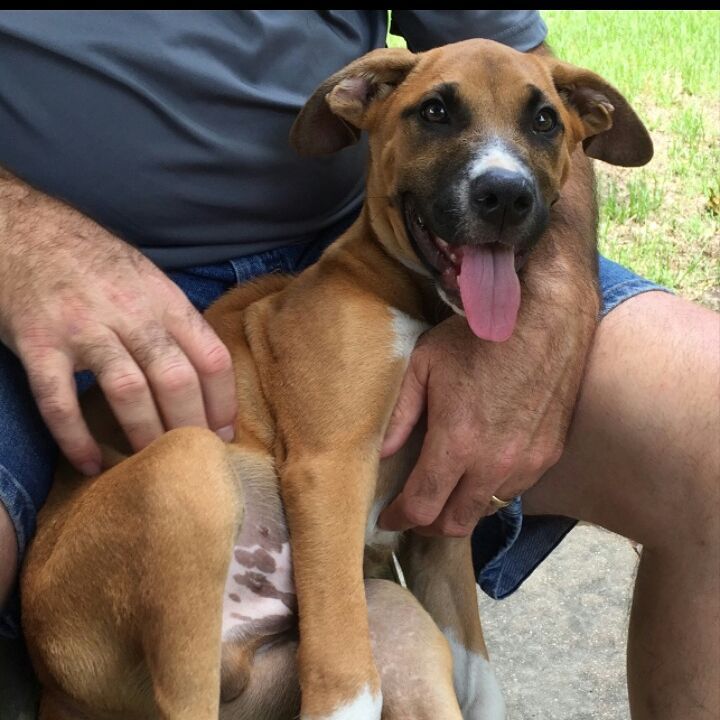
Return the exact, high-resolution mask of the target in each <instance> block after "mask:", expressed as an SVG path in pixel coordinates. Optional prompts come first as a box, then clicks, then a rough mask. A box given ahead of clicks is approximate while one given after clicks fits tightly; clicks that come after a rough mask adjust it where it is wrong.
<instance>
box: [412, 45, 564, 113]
mask: <svg viewBox="0 0 720 720" xmlns="http://www.w3.org/2000/svg"><path fill="white" fill-rule="evenodd" d="M443 84H451V85H455V86H457V88H458V90H459V91H460V94H461V96H462V97H463V98H464V99H465V100H466V102H468V103H470V104H471V105H480V106H482V105H483V104H486V103H488V102H489V101H492V103H493V104H494V105H495V106H496V107H499V106H507V104H516V102H517V101H519V100H520V99H521V98H524V97H526V95H527V93H528V88H530V87H537V88H539V89H540V90H542V91H543V92H544V93H545V94H548V95H550V96H552V95H554V87H553V84H552V80H551V78H550V74H549V72H548V70H547V68H546V66H545V64H544V62H543V60H542V59H541V58H539V57H538V56H534V55H528V54H526V53H522V52H519V51H517V50H514V49H512V48H510V47H508V46H506V45H501V44H500V43H496V42H493V41H491V40H466V41H464V42H460V43H455V44H453V45H448V46H445V47H444V48H437V49H435V50H430V51H428V52H426V53H424V54H423V56H422V57H421V59H420V62H418V64H417V65H416V67H415V69H414V70H413V72H412V73H411V75H410V76H409V77H408V79H407V82H406V83H405V87H404V88H403V90H404V91H405V92H404V94H405V95H406V96H407V97H408V98H411V97H412V98H416V97H417V96H418V95H422V94H423V93H426V92H428V90H431V89H432V88H433V87H435V86H440V85H443Z"/></svg>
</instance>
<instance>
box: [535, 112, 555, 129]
mask: <svg viewBox="0 0 720 720" xmlns="http://www.w3.org/2000/svg"><path fill="white" fill-rule="evenodd" d="M556 125H557V114H556V113H555V111H554V110H553V109H552V108H549V107H546V108H543V109H542V110H540V112H539V113H538V114H537V115H536V116H535V119H534V120H533V130H534V131H535V132H539V133H546V132H550V131H551V130H554V129H555V126H556Z"/></svg>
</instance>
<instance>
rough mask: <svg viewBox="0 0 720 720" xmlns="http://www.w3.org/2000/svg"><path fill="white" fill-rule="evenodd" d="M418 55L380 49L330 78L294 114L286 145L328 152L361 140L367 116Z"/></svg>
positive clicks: (304, 152)
mask: <svg viewBox="0 0 720 720" xmlns="http://www.w3.org/2000/svg"><path fill="white" fill-rule="evenodd" d="M418 57H419V56H418V55H415V54H414V53H411V52H410V51H409V50H404V49H402V48H380V49H378V50H373V51H372V52H369V53H368V54H367V55H363V56H362V57H361V58H360V59H358V60H355V62H353V63H350V65H348V66H347V67H345V68H343V69H342V70H340V71H339V72H337V73H335V74H334V75H333V76H332V77H330V78H328V79H327V80H326V81H325V82H324V83H322V85H320V87H318V88H317V90H315V92H314V93H313V94H312V96H311V97H310V99H309V100H308V101H307V102H306V103H305V105H304V107H303V109H302V110H301V111H300V114H299V115H298V116H297V118H296V119H295V122H294V123H293V126H292V129H291V130H290V144H291V145H292V147H293V148H294V149H295V150H296V151H297V152H298V153H300V155H329V154H330V153H334V152H336V151H338V150H341V149H342V148H344V147H347V146H348V145H353V144H354V143H356V142H357V141H358V140H359V139H360V132H361V130H363V129H365V128H366V127H367V122H368V116H369V114H370V111H371V109H372V108H374V107H375V106H376V105H377V104H378V103H379V102H380V101H381V100H383V99H384V98H386V97H387V96H388V95H389V94H390V93H391V92H392V91H393V90H394V89H395V88H396V87H397V86H398V85H399V84H400V83H401V82H402V81H403V80H404V79H405V77H406V76H407V74H408V73H409V72H410V71H411V70H412V69H413V68H414V67H415V64H416V63H417V61H418Z"/></svg>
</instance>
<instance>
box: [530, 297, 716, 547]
mask: <svg viewBox="0 0 720 720" xmlns="http://www.w3.org/2000/svg"><path fill="white" fill-rule="evenodd" d="M719 383H720V316H719V315H718V314H717V313H714V312H712V311H710V310H707V309H705V308H703V307H700V306H698V305H695V304H693V303H690V302H688V301H687V300H683V299H682V298H679V297H675V296H672V295H668V294H665V293H658V292H650V293H646V294H642V295H638V296H636V297H633V298H631V299H629V300H627V301H626V302H625V303H623V304H622V305H620V306H619V307H618V308H617V309H616V310H614V311H613V312H612V313H610V314H609V315H608V316H607V317H606V318H605V319H603V321H602V322H601V323H600V326H599V328H598V331H597V335H596V338H595V340H594V343H593V348H592V351H591V355H590V359H589V362H588V367H587V372H586V376H585V380H584V382H583V387H582V389H581V393H580V398H579V402H578V405H577V408H576V412H575V416H574V420H573V423H572V426H571V428H570V433H569V436H568V441H567V446H566V450H565V453H564V454H563V457H562V459H561V460H560V462H559V463H558V464H557V465H556V466H555V467H554V468H552V469H551V470H550V471H549V472H548V473H547V475H546V476H545V477H544V478H543V479H542V480H541V481H540V482H539V483H538V484H537V485H536V486H535V487H534V488H533V489H531V490H529V491H528V492H527V493H525V495H524V496H523V509H524V512H525V513H527V514H543V515H544V514H559V515H566V516H570V517H574V518H579V519H582V520H587V521H589V522H593V523H595V524H598V525H602V526H603V527H605V528H607V529H609V530H612V531H614V532H616V533H619V534H622V535H625V536H626V537H630V538H632V539H635V540H638V541H640V542H642V543H643V544H645V545H652V544H653V543H655V542H658V541H659V542H662V539H663V535H665V537H667V530H668V528H667V524H668V519H669V517H671V515H672V516H674V517H676V518H677V524H679V523H681V522H682V521H683V514H685V515H687V520H688V523H689V524H692V523H697V524H698V527H699V526H700V525H701V524H702V523H703V519H704V518H705V516H706V515H707V514H708V513H713V512H715V511H716V509H717V501H718V499H720V482H718V477H720V457H719V454H720V453H719V450H720V442H718V437H720V402H719V400H718V399H719V397H720V395H719V391H720V387H719ZM713 478H714V479H713Z"/></svg>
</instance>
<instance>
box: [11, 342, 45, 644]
mask: <svg viewBox="0 0 720 720" xmlns="http://www.w3.org/2000/svg"><path fill="white" fill-rule="evenodd" d="M56 457H57V448H56V446H55V443H54V442H53V440H52V438H51V437H50V434H49V433H48V431H47V429H46V428H45V425H44V424H43V422H42V419H41V417H40V414H39V413H38V411H37V408H36V406H35V402H34V400H33V397H32V395H31V393H30V388H29V387H28V384H27V378H26V377H25V372H24V370H23V368H22V365H21V364H20V362H19V361H18V360H17V358H16V357H15V356H14V355H13V354H12V353H11V352H10V350H8V349H7V348H6V347H5V346H4V345H2V344H0V506H2V507H1V508H0V512H2V513H3V514H4V515H5V514H6V517H4V518H3V520H4V521H5V522H4V523H3V526H4V530H5V532H4V538H5V539H6V540H7V538H8V536H9V537H10V538H11V540H12V536H13V535H14V536H15V537H16V538H17V542H16V545H17V550H18V556H19V557H20V558H22V556H23V553H24V551H25V549H26V547H27V544H28V542H29V541H30V538H31V537H32V535H33V533H34V532H35V523H36V520H37V512H38V510H39V508H40V507H41V506H42V503H43V502H44V501H45V498H46V497H47V494H48V491H49V489H50V481H51V479H52V472H53V467H54V465H55V460H56ZM8 517H9V520H10V523H8V522H7V518H8ZM9 525H11V527H12V529H11V530H10V528H9ZM10 560H11V559H10V558H0V561H1V562H0V564H1V565H2V566H3V568H4V569H5V572H12V567H11V566H12V565H14V563H12V562H11V561H10ZM4 579H5V578H4ZM12 602H14V603H16V602H17V598H15V599H14V600H13V601H12ZM15 617H16V616H15ZM16 631H17V627H16V621H15V620H11V619H10V616H9V615H8V614H4V615H1V616H0V635H7V634H15V632H16Z"/></svg>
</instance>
